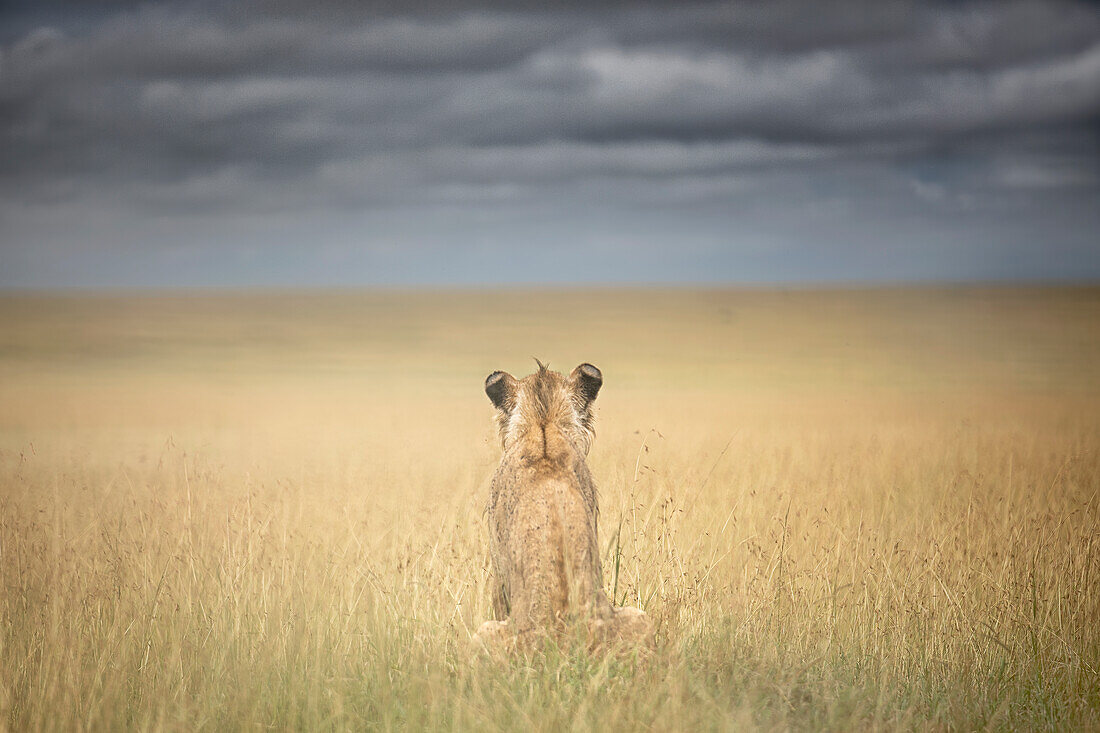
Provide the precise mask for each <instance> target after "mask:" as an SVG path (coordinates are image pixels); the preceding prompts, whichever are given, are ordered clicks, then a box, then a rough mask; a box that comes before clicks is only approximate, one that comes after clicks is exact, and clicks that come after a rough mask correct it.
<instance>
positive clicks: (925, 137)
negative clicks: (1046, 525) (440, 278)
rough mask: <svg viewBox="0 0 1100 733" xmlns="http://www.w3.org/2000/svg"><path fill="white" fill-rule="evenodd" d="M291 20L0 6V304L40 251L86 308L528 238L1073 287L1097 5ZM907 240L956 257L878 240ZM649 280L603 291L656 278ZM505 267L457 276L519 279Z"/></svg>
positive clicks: (561, 11)
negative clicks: (67, 264)
mask: <svg viewBox="0 0 1100 733" xmlns="http://www.w3.org/2000/svg"><path fill="white" fill-rule="evenodd" d="M311 8H312V9H311V11H310V12H309V13H305V12H302V11H301V9H300V6H297V5H295V6H294V7H291V6H290V4H286V5H283V4H280V3H277V2H269V1H266V0H254V1H253V2H248V3H244V4H233V5H216V4H213V3H187V4H155V3H154V4H146V3H124V2H117V3H110V2H106V3H94V4H87V3H80V4H76V3H73V4H68V3H47V4H30V3H26V4H20V3H16V4H14V5H9V6H7V9H6V10H4V11H0V13H3V14H6V15H7V21H8V23H6V24H4V23H0V26H3V27H6V28H8V29H9V30H7V31H5V32H4V33H3V34H2V35H0V146H3V148H4V149H5V151H7V152H6V154H5V155H4V156H3V157H2V158H0V222H3V223H0V227H3V228H5V229H7V230H8V234H6V235H5V236H4V243H3V244H0V258H3V260H6V261H7V262H8V263H10V264H9V266H7V267H4V268H0V269H3V270H4V275H0V285H8V286H11V285H19V284H26V283H30V284H49V283H51V282H57V283H62V284H64V283H70V284H72V283H79V282H80V281H81V277H82V276H81V275H80V273H79V272H75V273H70V274H69V275H65V276H64V277H62V276H61V275H59V274H58V270H57V267H56V266H55V265H50V266H49V267H47V266H46V264H44V263H46V262H47V261H49V260H51V258H53V259H56V258H57V257H58V256H59V255H60V256H64V255H65V254H66V253H88V254H86V255H84V257H85V259H84V260H82V261H83V262H84V264H83V265H82V267H83V269H84V270H85V271H89V272H90V271H98V270H100V269H102V270H104V272H105V273H106V274H104V275H102V276H101V275H96V276H94V277H92V276H90V275H89V276H88V277H86V278H85V279H87V280H88V281H89V282H92V281H94V282H97V283H99V282H101V281H102V282H109V281H110V277H109V263H111V262H117V260H118V259H119V258H120V257H122V256H126V257H139V258H142V257H144V258H148V260H149V261H150V262H163V261H170V260H171V257H169V258H168V260H165V259H164V258H165V257H166V256H167V255H165V252H168V251H174V250H173V248H175V247H182V248H183V249H184V250H187V251H193V252H197V253H198V254H195V255H194V257H196V258H197V260H196V262H197V263H198V264H195V266H194V267H195V270H194V272H191V274H190V275H189V277H192V278H193V279H195V280H196V281H199V282H201V281H203V277H204V276H203V275H202V272H203V267H206V268H208V270H212V269H216V268H217V267H218V262H219V261H220V260H221V259H222V258H225V257H229V258H230V259H232V258H238V259H239V261H240V262H242V263H245V264H242V265H241V269H240V270H239V272H238V274H240V275H241V276H242V277H243V278H244V279H245V280H247V281H250V280H249V277H248V276H247V273H248V272H249V269H248V266H247V263H249V262H253V264H255V260H254V259H250V257H251V258H260V259H263V258H264V257H265V255H264V253H269V254H270V255H271V262H270V268H274V269H273V271H279V272H283V270H279V265H278V262H279V261H282V262H283V263H284V270H285V273H284V274H287V275H288V276H289V275H290V274H292V273H293V272H294V265H293V262H294V261H296V260H297V259H299V255H295V254H293V252H294V246H295V242H303V244H302V245H301V246H303V247H306V248H307V249H308V247H309V246H324V247H327V248H329V249H330V250H333V251H336V250H339V251H341V252H344V253H345V256H346V259H347V260H348V261H349V262H353V263H358V265H359V266H361V267H363V268H366V269H365V270H363V271H361V272H360V274H361V275H362V277H363V278H364V279H365V280H368V281H376V280H379V279H381V280H385V279H388V278H391V277H393V278H398V279H400V278H408V279H412V280H416V279H418V277H417V276H416V275H415V272H417V271H420V270H418V269H417V268H418V267H421V268H422V269H423V267H424V266H425V264H424V263H432V262H441V261H449V260H447V258H444V257H442V255H441V254H440V253H441V252H450V253H462V252H466V253H467V254H473V255H477V253H479V252H480V253H484V252H485V251H486V250H485V248H486V247H489V249H492V247H493V246H498V247H503V246H504V245H503V244H500V243H502V242H505V241H509V240H511V239H513V238H515V237H517V236H526V237H529V236H530V234H531V231H532V230H534V229H537V230H538V231H539V232H540V234H539V237H541V238H543V239H544V240H545V241H544V245H545V246H549V247H552V248H558V249H561V248H567V247H568V246H573V245H568V244H567V242H582V241H583V242H588V243H589V246H592V247H595V246H596V244H595V243H597V242H601V243H602V244H600V245H599V246H600V247H603V248H604V249H605V250H606V251H608V252H614V253H617V258H618V260H619V261H621V259H622V255H623V254H624V253H625V252H634V251H640V250H646V251H653V250H652V248H653V247H659V245H661V244H662V243H664V244H665V246H668V247H673V248H675V247H680V246H681V244H682V243H684V242H687V243H688V245H685V246H688V250H689V251H687V252H686V253H685V256H686V257H687V263H686V264H684V265H682V266H679V267H681V269H683V270H684V272H682V273H679V274H677V275H676V276H677V277H687V279H692V276H691V274H690V273H692V272H694V273H695V276H698V277H704V276H705V277H704V279H713V278H714V277H719V279H721V278H722V277H725V278H728V279H739V275H738V268H739V267H740V266H741V265H744V264H745V263H749V264H750V265H751V263H752V262H757V263H764V264H759V268H758V269H759V271H760V274H759V275H758V277H762V278H766V279H767V278H770V279H783V278H784V277H785V275H784V272H789V274H790V276H792V277H797V278H802V277H809V276H811V274H812V273H805V272H802V269H804V265H805V263H806V262H807V261H812V260H813V258H809V259H807V258H804V257H801V256H800V255H799V252H800V251H802V250H805V251H810V250H814V249H815V248H816V247H818V246H824V247H832V248H833V249H834V251H835V252H836V253H837V258H833V259H832V260H830V258H828V257H823V258H822V262H821V263H820V264H821V267H822V268H823V269H822V270H821V271H820V273H819V275H820V276H821V277H825V278H834V277H835V278H845V277H846V273H852V274H851V276H852V277H864V276H869V277H870V276H874V272H867V273H863V270H864V269H866V268H865V267H864V265H862V264H859V263H858V262H857V261H856V260H857V259H858V258H860V257H864V258H866V257H868V254H867V252H865V251H862V252H861V251H859V250H858V248H857V249H853V248H852V247H851V246H850V245H849V244H846V242H850V241H873V238H874V236H876V233H879V232H887V231H889V232H893V233H894V234H895V235H896V237H895V238H896V240H897V241H896V242H895V243H894V244H893V245H890V244H886V245H884V248H885V249H886V250H887V251H890V252H893V260H891V256H885V257H883V258H881V260H882V262H881V263H880V265H881V266H880V269H879V275H880V276H882V277H894V278H896V277H902V278H904V277H906V272H907V271H906V270H905V269H904V267H902V268H901V269H898V268H897V267H894V266H893V264H891V263H904V262H905V261H906V260H907V258H908V260H911V266H910V271H911V274H912V276H914V277H918V276H919V277H925V276H952V275H953V274H955V270H956V269H958V271H959V273H967V272H970V270H974V269H975V268H977V269H976V270H975V271H974V272H973V273H971V275H972V276H975V277H980V276H982V273H981V271H980V267H977V264H975V263H978V264H980V263H981V262H982V261H983V257H984V258H985V261H987V262H988V264H989V267H988V268H987V269H988V273H987V275H988V276H990V277H1002V276H1009V275H1010V276H1015V277H1024V276H1028V275H1029V274H1033V275H1035V276H1044V277H1046V276H1056V275H1057V274H1058V273H1057V272H1053V273H1052V272H1051V271H1050V267H1039V268H1038V269H1037V270H1036V271H1035V272H1034V273H1029V271H1028V270H1027V268H1028V267H1031V266H1034V265H1035V262H1036V258H1035V257H1030V256H1028V257H1023V256H1022V255H1020V252H1023V251H1025V250H1026V243H1019V244H1017V245H1012V246H1009V245H1008V244H1005V243H1006V242H1008V241H1009V240H1011V241H1016V240H1017V239H1018V238H1019V235H1017V234H1014V232H1029V233H1035V234H1036V236H1038V237H1040V238H1041V239H1042V240H1043V241H1044V242H1045V243H1046V246H1052V247H1061V248H1062V251H1063V253H1064V255H1065V257H1066V258H1067V259H1066V263H1067V264H1066V266H1065V267H1064V268H1062V269H1063V270H1064V271H1065V273H1067V274H1071V273H1073V272H1077V273H1081V272H1084V273H1086V274H1088V273H1091V274H1090V275H1089V276H1100V256H1098V255H1097V253H1096V252H1095V251H1094V250H1093V249H1090V248H1088V247H1085V246H1082V242H1083V241H1085V240H1084V239H1083V238H1082V234H1081V232H1083V231H1085V230H1087V228H1089V227H1094V226H1095V225H1097V224H1098V223H1100V221H1098V219H1100V216H1098V215H1097V214H1096V213H1095V211H1094V209H1096V208H1100V207H1095V206H1092V207H1090V206H1088V205H1086V204H1087V203H1088V202H1090V201H1091V202H1092V203H1096V202H1097V201H1098V200H1100V196H1098V195H1097V194H1098V193H1100V181H1098V178H1100V162H1098V161H1100V156H1098V154H1097V153H1098V140H1100V125H1098V121H1100V11H1098V9H1097V7H1096V6H1095V5H1092V4H1085V3H1079V2H1006V3H999V4H992V3H953V4H950V5H939V4H927V3H915V2H900V1H895V0H887V2H878V3H862V2H861V3H856V2H851V3H841V4H837V5H835V6H834V5H831V6H830V7H829V8H828V10H826V9H825V8H823V7H821V6H819V5H818V4H815V3H810V2H807V1H806V0H780V1H779V2H773V3H700V4H686V5H685V4H668V5H662V4H641V5H639V4H625V3H624V4H622V5H601V6H600V7H599V8H595V9H594V8H591V7H589V6H588V5H586V4H580V3H577V4H575V5H572V6H570V5H555V6H554V9H552V10H550V9H547V8H546V7H545V6H543V5H538V6H535V5H533V4H532V5H530V6H522V5H515V4H510V3H509V4H504V3H499V4H495V3H481V4H476V5H473V4H471V5H465V6H460V5H456V4H451V3H448V4H439V5H436V6H432V5H430V4H423V5H416V6H406V5H396V4H394V5H393V6H390V7H386V6H384V5H379V4H373V5H372V6H371V9H370V10H369V11H364V10H363V9H362V7H361V6H360V5H359V4H355V3H341V2H336V1H332V2H325V3H321V4H319V5H316V6H311ZM0 17H2V16H0ZM282 217H289V218H290V220H292V221H293V222H295V226H288V224H287V222H286V221H283V219H282ZM280 222H281V223H280ZM299 226H300V227H301V228H303V229H304V231H307V232H310V234H303V233H301V232H299V233H298V234H295V233H294V231H295V230H296V229H297V228H299ZM280 227H281V228H280ZM929 234H931V236H924V235H929ZM295 236H297V237H301V238H302V239H295V238H294V237H295ZM253 240H254V241H253ZM811 240H814V241H811ZM932 240H937V241H945V242H946V241H950V242H953V243H955V244H954V246H955V247H956V249H953V250H952V249H951V248H947V249H942V250H941V249H936V248H935V247H933V246H932V245H931V244H925V245H919V244H912V245H910V244H906V243H907V242H911V243H919V242H921V241H926V242H928V241H932ZM991 241H999V242H1002V247H1003V249H1001V250H998V249H997V248H996V247H995V246H993V245H991V244H989V242H991ZM204 242H205V243H206V244H204ZM215 242H216V244H214V243H215ZM305 242H308V243H309V244H308V246H307V245H306V244H304V243H305ZM126 243H130V244H126ZM493 243H497V244H495V245H494V244H493ZM769 243H770V244H769ZM910 246H912V247H915V248H917V249H915V250H914V251H912V252H909V251H908V250H906V252H907V254H906V255H905V256H904V257H899V256H898V255H899V253H900V251H901V250H903V249H906V248H907V247H910ZM921 246H923V247H924V248H923V249H920V247H921ZM395 247H397V248H399V249H401V250H402V251H404V252H406V257H407V261H406V262H405V263H403V264H401V265H400V266H397V265H395V264H394V263H395V262H396V260H394V259H393V257H392V256H391V255H392V253H393V252H394V251H396V250H395V249H394V248H395ZM761 247H763V250H761V249H760V248H761ZM990 247H992V249H990ZM1013 247H1015V248H1016V249H1013ZM158 248H159V249H158ZM646 248H649V249H646ZM692 248H693V249H692ZM800 248H801V249H800ZM1021 248H1024V249H1021ZM1017 250H1019V251H1017ZM516 251H518V252H522V251H523V250H516ZM601 251H602V250H601ZM249 252H251V253H253V254H251V255H249V254H247V253H249ZM383 252H386V253H391V254H390V255H387V256H386V257H381V255H379V257H381V260H379V261H381V262H383V263H388V264H385V266H381V265H379V266H377V267H375V265H368V264H366V263H375V264H377V262H376V260H375V254H372V253H376V254H377V253H383ZM762 252H763V253H764V254H761V253H762ZM967 252H971V253H976V252H981V253H982V255H981V256H975V257H971V258H968V257H964V256H962V254H960V253H963V254H965V253H967ZM991 252H992V260H990V257H991V254H990V253H991ZM997 252H1003V253H1004V256H1003V257H998V256H997ZM1013 252H1015V253H1016V254H1012V253H1013ZM36 253H37V254H36ZM96 253H99V254H100V255H102V257H101V260H102V261H100V260H99V259H97V257H96ZM120 253H125V254H124V255H123V254H120ZM227 253H228V254H227ZM256 253H259V254H256ZM948 255H950V256H948ZM455 256H459V255H455ZM845 257H847V259H845ZM280 258H282V259H281V260H280ZM459 258H460V259H461V257H460V256H459ZM185 259H186V258H185ZM337 259H338V258H337ZM642 259H643V260H644V259H645V258H642ZM651 260H652V262H650V266H651V267H652V268H653V269H652V272H650V274H649V275H648V276H643V275H644V274H645V273H641V274H639V273H634V274H631V275H629V277H630V278H634V279H638V278H640V279H661V278H662V276H664V275H666V274H668V268H667V267H664V268H662V267H659V266H658V265H659V264H660V261H661V258H660V257H657V256H653V257H651ZM594 261H596V262H599V258H595V260H594ZM862 261H864V260H860V262H862ZM870 261H875V258H874V257H871V258H870ZM964 261H965V262H966V263H970V264H968V265H966V267H961V266H960V262H964ZM615 262H616V256H611V255H609V256H608V258H607V262H606V263H605V264H604V266H605V268H606V272H603V273H602V274H600V275H599V276H598V277H596V279H616V278H619V277H620V274H621V272H622V270H621V269H620V270H616V269H615V268H616V265H615ZM692 262H694V263H696V266H695V267H694V269H692V267H691V264H692ZM715 262H720V263H724V267H722V268H717V269H716V267H715ZM1006 262H1007V263H1008V264H1004V263H1006ZM1013 262H1016V263H1018V264H1017V265H1013V264H1012V263H1013ZM202 263H205V265H203V264H202ZM417 263H420V264H419V265H418V264H417ZM796 263H797V265H798V266H797V267H796V266H795V264H796ZM922 263H923V264H922ZM937 263H938V264H937ZM452 264H453V262H452ZM765 265H767V266H765ZM918 265H919V266H918ZM510 267H511V269H508V270H506V271H501V272H500V273H497V274H495V275H494V274H492V273H490V275H488V276H486V275H484V274H483V275H482V276H480V277H482V278H487V279H490V280H508V279H515V278H519V279H523V275H522V272H521V270H522V269H523V268H524V267H525V263H524V261H523V259H522V257H520V258H518V259H517V260H516V263H515V264H514V265H512V266H510ZM830 267H831V268H832V269H830ZM769 268H771V269H769ZM784 268H786V270H785V269H784ZM937 268H938V269H937ZM968 268H969V269H968ZM1014 268H1015V269H1014ZM78 269H79V268H78ZM139 269H140V268H139ZM153 269H155V268H153ZM745 269H747V270H752V267H748V266H746V268H745ZM871 269H872V270H874V268H871ZM300 270H301V267H298V271H300ZM895 270H897V271H895ZM177 271H181V270H177ZM543 271H544V272H546V273H547V276H548V277H549V278H550V279H569V277H570V275H569V273H568V272H566V271H564V270H563V271H562V272H553V271H549V270H543ZM257 272H260V273H261V276H258V281H261V282H262V281H265V278H267V279H270V278H271V277H273V276H272V275H271V274H270V273H268V274H266V275H263V274H262V273H263V272H266V270H264V268H259V269H258V270H257ZM423 272H424V278H423V279H426V280H432V279H433V278H434V277H435V276H433V275H431V274H430V271H429V270H428V269H424V270H423ZM51 273H52V274H51ZM379 273H380V274H379ZM387 273H388V274H387ZM768 273H770V275H769V274H768ZM860 273H863V274H860ZM1006 273H1007V274H1006ZM208 274H209V272H208ZM315 274H316V273H315ZM338 274H339V275H340V276H345V275H347V272H346V271H342V272H340V273H338ZM674 274H675V273H674ZM467 275H469V273H467ZM470 276H471V277H472V275H470ZM133 277H136V276H131V275H127V276H126V277H121V279H120V282H121V283H125V282H129V281H130V279H133ZM210 277H213V275H211V276H210ZM318 277H319V278H320V279H321V280H324V279H325V278H324V277H320V275H318ZM458 277H459V279H462V278H463V277H466V275H461V273H460V274H459V275H458ZM138 279H140V278H138ZM149 279H150V281H151V282H160V281H162V280H165V278H164V277H163V276H162V275H157V274H155V273H152V274H150V276H149ZM214 279H216V278H214ZM444 279H445V278H444ZM474 279H478V278H474ZM169 280H170V278H169Z"/></svg>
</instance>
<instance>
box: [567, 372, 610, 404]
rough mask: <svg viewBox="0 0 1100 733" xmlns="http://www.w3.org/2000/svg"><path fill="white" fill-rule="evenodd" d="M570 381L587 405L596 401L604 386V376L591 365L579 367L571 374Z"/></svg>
mask: <svg viewBox="0 0 1100 733" xmlns="http://www.w3.org/2000/svg"><path fill="white" fill-rule="evenodd" d="M569 379H570V381H572V382H573V384H574V389H576V390H577V394H579V395H580V396H581V398H582V399H583V400H584V403H585V404H586V405H587V404H588V403H589V402H591V401H592V400H594V399H596V395H597V394H599V392H600V387H602V386H603V374H601V373H600V370H599V369H597V368H596V367H594V366H592V365H591V364H581V365H580V366H578V367H577V368H576V369H574V370H573V371H572V372H571V373H570V374H569Z"/></svg>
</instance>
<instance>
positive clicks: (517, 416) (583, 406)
mask: <svg viewBox="0 0 1100 733" xmlns="http://www.w3.org/2000/svg"><path fill="white" fill-rule="evenodd" d="M601 384H602V376H601V375H600V372H599V370H598V369H596V368H595V367H592V366H591V365H588V364H582V365H581V366H579V367H577V368H576V369H574V370H573V372H572V373H571V374H570V375H569V376H568V377H566V376H563V375H562V374H559V373H558V372H554V371H551V370H550V369H549V368H547V367H546V366H545V365H543V364H542V363H539V368H538V370H537V371H536V372H535V373H534V374H531V375H529V376H527V377H525V378H524V379H522V380H516V379H514V378H513V377H511V375H508V374H505V373H503V372H494V373H493V374H491V375H490V376H489V378H488V379H487V380H486V392H487V393H488V394H489V397H490V399H492V400H493V403H494V405H495V406H496V407H497V422H498V425H499V428H500V438H501V446H502V449H503V455H502V456H501V461H500V466H499V467H498V468H497V471H496V474H495V475H494V476H493V481H492V487H491V489H490V496H489V504H488V515H489V536H490V553H491V557H492V564H493V577H494V580H493V612H494V615H495V616H496V618H497V620H496V621H495V622H493V621H491V622H487V623H486V624H484V625H483V626H482V629H481V630H480V631H479V633H478V636H477V637H476V640H477V641H478V642H479V643H480V644H481V645H482V646H493V645H497V644H498V643H499V640H500V639H515V638H517V637H518V638H525V637H529V636H532V635H539V634H541V633H544V632H547V633H555V632H560V631H562V630H564V629H565V628H567V627H569V625H570V623H571V622H573V621H583V622H584V623H585V624H586V626H587V629H588V630H589V637H591V638H592V639H593V640H594V641H595V642H597V643H602V642H606V641H609V640H611V639H612V638H616V637H621V636H624V635H625V636H628V637H631V638H637V639H641V638H644V637H646V636H647V635H650V634H651V631H650V624H649V621H648V619H647V618H646V617H645V614H644V613H643V612H641V611H639V610H637V609H614V608H613V607H612V604H611V601H610V600H609V599H608V598H607V594H606V593H605V592H604V589H603V572H602V569H601V567H600V555H599V547H598V544H597V517H598V514H599V505H598V497H597V493H596V486H595V483H594V482H593V480H592V475H591V474H590V473H589V471H588V466H587V464H586V463H585V457H586V456H587V454H588V448H589V445H590V444H591V441H592V437H593V430H592V401H593V400H594V399H595V396H596V393H597V392H598V390H599V388H600V385H601Z"/></svg>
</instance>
